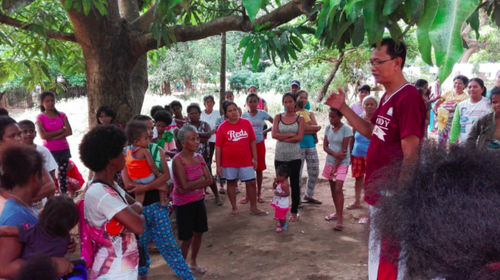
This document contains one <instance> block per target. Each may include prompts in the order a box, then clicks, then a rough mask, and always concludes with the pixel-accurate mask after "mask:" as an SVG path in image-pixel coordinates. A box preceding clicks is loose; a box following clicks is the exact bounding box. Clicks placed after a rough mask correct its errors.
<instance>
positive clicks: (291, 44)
mask: <svg viewBox="0 0 500 280" xmlns="http://www.w3.org/2000/svg"><path fill="white" fill-rule="evenodd" d="M303 41H304V37H303V36H302V33H301V31H299V28H293V27H287V28H282V29H279V30H276V31H274V32H273V31H262V32H259V33H252V34H249V35H248V36H246V37H244V38H243V39H242V40H241V41H240V45H239V48H240V49H242V48H245V52H244V53H243V59H242V64H243V65H245V64H246V63H247V60H250V61H251V63H252V67H253V69H254V70H256V69H257V67H258V65H259V61H260V59H262V56H263V55H264V54H265V55H266V57H267V58H270V59H272V61H273V63H274V64H276V58H278V57H279V59H280V60H281V62H290V58H292V59H297V52H300V51H301V50H302V49H303V48H304V43H303Z"/></svg>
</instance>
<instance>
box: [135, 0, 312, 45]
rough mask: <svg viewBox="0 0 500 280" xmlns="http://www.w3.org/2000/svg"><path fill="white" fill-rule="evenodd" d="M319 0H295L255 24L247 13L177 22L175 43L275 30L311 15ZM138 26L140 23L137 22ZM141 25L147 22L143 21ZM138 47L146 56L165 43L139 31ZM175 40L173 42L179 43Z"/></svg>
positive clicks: (136, 37)
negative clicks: (191, 22) (260, 29)
mask: <svg viewBox="0 0 500 280" xmlns="http://www.w3.org/2000/svg"><path fill="white" fill-rule="evenodd" d="M314 2H315V0H294V1H291V2H289V3H287V4H285V5H283V6H281V7H279V8H277V9H275V10H273V11H272V12H270V13H268V14H266V15H263V16H261V17H259V18H257V19H256V20H255V21H254V22H253V23H252V22H251V21H250V20H249V18H248V17H246V16H226V17H222V18H218V19H215V20H212V21H210V22H207V23H203V24H200V25H196V26H192V25H191V26H181V25H176V26H173V27H171V28H170V29H169V31H168V32H171V33H172V34H173V35H174V37H175V42H187V41H194V40H199V39H203V38H207V37H210V36H215V35H220V34H221V33H223V32H227V31H243V32H249V31H252V30H254V29H255V28H256V27H258V26H263V25H264V24H265V29H267V30H269V29H273V28H275V27H278V26H280V25H282V24H284V23H287V22H289V21H290V20H292V19H294V18H296V17H298V16H300V15H302V14H309V13H310V11H311V7H312V5H313V4H314ZM133 24H134V25H135V26H138V24H139V23H138V22H137V21H136V22H135V23H133ZM140 24H144V22H141V23H140ZM132 36H133V37H135V40H133V41H135V43H136V46H135V47H134V48H133V49H134V50H135V51H136V52H137V53H136V55H142V54H144V53H146V52H147V51H149V50H152V49H156V48H158V46H163V45H164V42H161V43H160V44H158V41H157V40H156V39H155V38H153V35H152V34H151V33H150V32H148V33H145V34H144V33H142V32H139V31H136V34H135V36H134V35H132ZM175 42H171V43H175Z"/></svg>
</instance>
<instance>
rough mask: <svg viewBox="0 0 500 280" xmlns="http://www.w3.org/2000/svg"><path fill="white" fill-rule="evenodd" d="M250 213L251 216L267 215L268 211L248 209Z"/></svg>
mask: <svg viewBox="0 0 500 280" xmlns="http://www.w3.org/2000/svg"><path fill="white" fill-rule="evenodd" d="M250 215H252V216H267V215H269V213H268V212H266V211H260V212H252V211H250Z"/></svg>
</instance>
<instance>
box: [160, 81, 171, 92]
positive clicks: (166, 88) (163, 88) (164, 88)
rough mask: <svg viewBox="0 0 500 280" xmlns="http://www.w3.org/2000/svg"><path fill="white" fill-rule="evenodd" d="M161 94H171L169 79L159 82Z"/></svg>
mask: <svg viewBox="0 0 500 280" xmlns="http://www.w3.org/2000/svg"><path fill="white" fill-rule="evenodd" d="M161 94H166V95H171V94H172V89H171V88H170V81H164V82H163V83H162V84H161Z"/></svg>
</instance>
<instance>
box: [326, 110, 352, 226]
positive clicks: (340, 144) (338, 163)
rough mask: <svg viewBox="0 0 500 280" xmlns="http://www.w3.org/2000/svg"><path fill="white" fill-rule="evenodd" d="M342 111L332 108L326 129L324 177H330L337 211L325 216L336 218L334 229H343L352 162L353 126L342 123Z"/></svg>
mask: <svg viewBox="0 0 500 280" xmlns="http://www.w3.org/2000/svg"><path fill="white" fill-rule="evenodd" d="M342 117H343V115H342V113H341V112H340V111H338V110H336V109H333V108H331V109H330V114H329V119H330V125H328V126H327V127H326V129H325V138H324V140H323V149H324V151H325V152H326V153H327V157H326V164H325V168H324V169H323V174H322V175H323V177H325V178H326V179H328V182H329V183H330V190H331V192H332V198H333V204H334V206H335V213H332V214H330V215H328V216H326V217H325V220H327V221H333V220H336V221H337V223H336V224H335V227H334V228H333V229H334V230H337V231H342V230H343V229H344V226H343V224H342V222H343V221H342V210H343V208H344V192H343V190H342V187H343V186H344V181H345V178H346V175H347V169H348V167H349V164H350V162H351V158H350V154H351V153H350V151H349V147H350V146H351V143H352V138H353V137H352V128H351V127H350V126H348V125H345V124H343V123H342Z"/></svg>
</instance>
